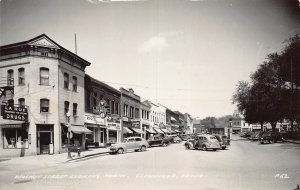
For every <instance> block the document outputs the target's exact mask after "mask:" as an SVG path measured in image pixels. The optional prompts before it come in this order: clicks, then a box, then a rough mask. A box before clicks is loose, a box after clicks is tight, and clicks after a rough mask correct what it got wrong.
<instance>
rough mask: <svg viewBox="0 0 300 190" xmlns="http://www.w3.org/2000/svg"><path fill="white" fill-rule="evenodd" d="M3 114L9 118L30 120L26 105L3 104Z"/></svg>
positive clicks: (5, 117) (4, 117)
mask: <svg viewBox="0 0 300 190" xmlns="http://www.w3.org/2000/svg"><path fill="white" fill-rule="evenodd" d="M1 116H2V117H3V119H8V120H16V121H28V110H27V108H26V107H16V106H9V105H1Z"/></svg>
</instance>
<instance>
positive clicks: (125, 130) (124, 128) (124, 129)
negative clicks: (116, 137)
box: [123, 127, 133, 134]
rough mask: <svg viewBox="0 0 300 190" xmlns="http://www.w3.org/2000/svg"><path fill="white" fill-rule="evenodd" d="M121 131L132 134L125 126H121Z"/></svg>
mask: <svg viewBox="0 0 300 190" xmlns="http://www.w3.org/2000/svg"><path fill="white" fill-rule="evenodd" d="M123 133H129V134H132V133H133V132H132V131H131V130H129V129H128V128H127V127H123Z"/></svg>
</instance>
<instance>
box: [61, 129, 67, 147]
mask: <svg viewBox="0 0 300 190" xmlns="http://www.w3.org/2000/svg"><path fill="white" fill-rule="evenodd" d="M67 134H68V127H67V126H64V125H61V146H62V147H63V148H67V147H68V136H67Z"/></svg>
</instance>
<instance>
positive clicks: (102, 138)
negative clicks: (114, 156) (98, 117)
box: [99, 129, 105, 146]
mask: <svg viewBox="0 0 300 190" xmlns="http://www.w3.org/2000/svg"><path fill="white" fill-rule="evenodd" d="M99 146H105V134H104V131H103V130H102V129H101V131H100V143H99Z"/></svg>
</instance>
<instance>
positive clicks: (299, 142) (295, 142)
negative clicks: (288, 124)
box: [284, 140, 300, 144]
mask: <svg viewBox="0 0 300 190" xmlns="http://www.w3.org/2000/svg"><path fill="white" fill-rule="evenodd" d="M284 142H289V143H293V144H300V141H293V140H285V141H284Z"/></svg>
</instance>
